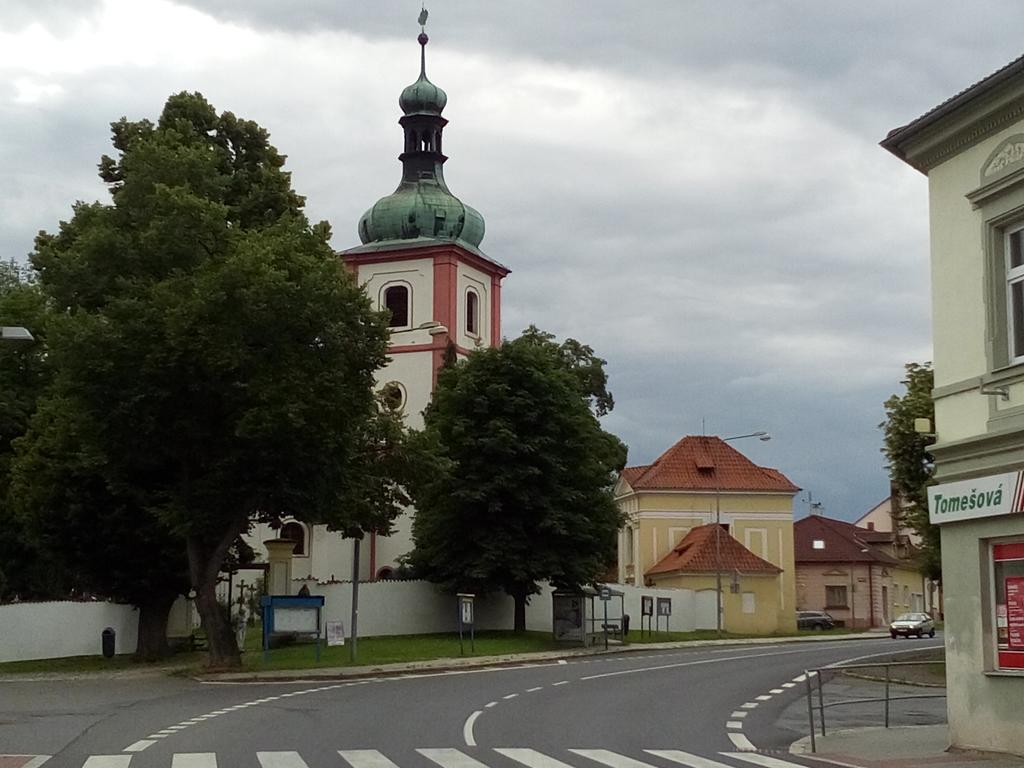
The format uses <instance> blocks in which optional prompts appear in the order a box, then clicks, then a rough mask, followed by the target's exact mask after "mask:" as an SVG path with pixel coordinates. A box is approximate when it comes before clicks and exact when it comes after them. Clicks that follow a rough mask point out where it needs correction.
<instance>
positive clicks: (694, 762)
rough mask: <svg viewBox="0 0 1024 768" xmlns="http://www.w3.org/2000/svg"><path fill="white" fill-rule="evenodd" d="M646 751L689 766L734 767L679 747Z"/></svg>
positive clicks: (703, 767) (693, 767) (694, 767)
mask: <svg viewBox="0 0 1024 768" xmlns="http://www.w3.org/2000/svg"><path fill="white" fill-rule="evenodd" d="M644 752H647V753H648V754H651V755H654V756H655V757H661V758H664V759H665V760H671V761H672V762H674V763H679V764H680V765H685V766H687V767H688V768H732V767H731V766H727V765H726V764H725V763H720V762H718V761H717V760H712V759H710V758H708V757H701V756H700V755H691V754H690V753H689V752H682V751H680V750H678V749H645V750H644Z"/></svg>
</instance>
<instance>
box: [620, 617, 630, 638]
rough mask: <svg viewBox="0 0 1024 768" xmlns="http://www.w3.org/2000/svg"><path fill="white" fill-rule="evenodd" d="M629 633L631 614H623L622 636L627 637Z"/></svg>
mask: <svg viewBox="0 0 1024 768" xmlns="http://www.w3.org/2000/svg"><path fill="white" fill-rule="evenodd" d="M628 634H629V614H628V613H624V614H622V636H623V637H625V636H626V635H628Z"/></svg>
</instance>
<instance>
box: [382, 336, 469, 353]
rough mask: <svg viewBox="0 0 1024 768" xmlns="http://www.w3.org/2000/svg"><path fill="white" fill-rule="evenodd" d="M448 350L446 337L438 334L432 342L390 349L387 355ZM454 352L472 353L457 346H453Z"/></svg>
mask: <svg viewBox="0 0 1024 768" xmlns="http://www.w3.org/2000/svg"><path fill="white" fill-rule="evenodd" d="M447 348H448V336H447V335H446V334H438V335H437V336H435V337H434V340H433V341H431V342H430V343H429V344H405V345H402V346H400V347H391V349H389V350H388V354H389V355H401V354H405V353H407V352H433V351H434V350H438V349H440V350H441V351H442V352H444V350H445V349H447ZM455 351H456V352H458V353H459V354H460V355H468V354H469V353H470V352H472V350H471V349H467V348H466V347H461V346H459V345H458V344H456V345H455Z"/></svg>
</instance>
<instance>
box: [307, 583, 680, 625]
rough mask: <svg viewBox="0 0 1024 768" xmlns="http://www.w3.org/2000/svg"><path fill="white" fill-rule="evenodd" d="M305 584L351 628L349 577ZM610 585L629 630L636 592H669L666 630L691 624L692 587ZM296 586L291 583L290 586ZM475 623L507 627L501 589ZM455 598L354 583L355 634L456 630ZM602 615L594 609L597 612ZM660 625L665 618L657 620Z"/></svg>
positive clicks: (530, 611)
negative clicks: (356, 601)
mask: <svg viewBox="0 0 1024 768" xmlns="http://www.w3.org/2000/svg"><path fill="white" fill-rule="evenodd" d="M301 583H305V584H308V586H309V591H310V594H312V595H323V596H324V598H325V601H324V613H325V614H326V615H325V618H324V620H325V621H341V622H344V625H345V635H346V636H348V635H349V634H350V633H351V631H352V628H351V626H350V620H351V616H352V582H350V581H335V582H330V583H325V584H318V583H317V582H315V581H312V580H310V581H303V582H297V584H301ZM540 586H541V592H540V594H539V595H532V596H531V597H530V602H529V604H528V605H527V606H526V628H527V629H528V630H531V631H536V632H550V631H551V618H552V617H551V587H550V586H549V585H547V584H544V583H542V584H541V585H540ZM608 586H610V587H611V588H612V590H614V591H617V592H622V593H623V608H624V612H625V613H627V614H629V617H630V632H634V631H636V632H639V631H640V596H641V595H650V596H652V597H668V598H671V599H672V616H671V618H670V619H669V622H668V630H669V631H672V632H691V631H693V630H694V629H696V626H697V620H696V605H695V600H694V593H693V590H689V589H650V588H645V587H633V586H628V585H624V584H609V585H608ZM298 590H299V586H296V588H295V591H296V592H297V591H298ZM594 606H595V610H597V611H599V612H601V611H602V609H601V602H600V601H599V600H595V601H594ZM474 608H475V614H476V615H475V619H476V629H479V630H488V629H512V618H513V611H514V603H513V601H512V598H511V597H509V596H507V595H505V594H501V593H496V594H492V595H488V596H487V597H477V598H476V600H475V605H474ZM456 611H457V602H456V598H455V596H454V595H450V594H446V593H444V592H442V591H441V590H440V589H439V588H438V587H437V586H436V585H434V584H431V583H430V582H426V581H374V582H362V583H360V584H359V636H360V637H373V636H378V635H412V634H425V633H430V632H455V631H457V630H458V616H457V613H456ZM601 615H603V612H602V613H599V616H598V618H600V617H601ZM613 616H614V617H615V618H618V597H613V598H612V602H611V604H610V605H609V618H612V617H613ZM661 629H662V630H665V619H664V618H663V619H662V620H661Z"/></svg>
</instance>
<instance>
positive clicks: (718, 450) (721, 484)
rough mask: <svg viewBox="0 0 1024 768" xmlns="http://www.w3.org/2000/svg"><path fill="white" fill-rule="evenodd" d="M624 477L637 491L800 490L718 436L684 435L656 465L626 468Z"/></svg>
mask: <svg viewBox="0 0 1024 768" xmlns="http://www.w3.org/2000/svg"><path fill="white" fill-rule="evenodd" d="M622 477H623V478H624V479H625V480H626V482H627V483H629V484H630V485H631V486H632V487H633V488H634V489H635V490H641V489H665V490H701V491H714V490H721V491H765V492H771V493H790V494H793V493H796V492H797V491H799V490H800V489H799V488H798V487H797V486H795V485H793V483H791V482H790V481H789V479H788V478H787V477H786V476H785V475H783V474H782V473H781V472H779V471H778V470H777V469H769V468H768V467H759V466H758V465H757V464H755V463H754V462H752V461H751V460H750V459H748V458H747V457H746V456H744V455H743V454H742V453H740V452H739V451H737V450H736V449H735V448H733V447H732V446H731V445H729V444H728V443H726V442H724V441H723V440H722V439H721V438H718V437H693V436H690V437H684V438H683V439H682V440H680V441H679V442H678V443H676V444H675V445H673V446H672V447H671V448H669V449H668V450H667V451H665V452H664V453H663V454H661V456H659V457H658V458H657V459H655V461H654V463H653V464H649V465H647V466H641V467H626V468H625V469H624V470H622Z"/></svg>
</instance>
